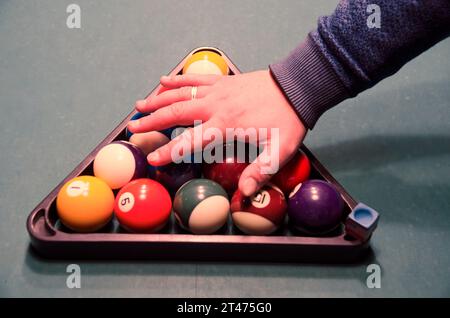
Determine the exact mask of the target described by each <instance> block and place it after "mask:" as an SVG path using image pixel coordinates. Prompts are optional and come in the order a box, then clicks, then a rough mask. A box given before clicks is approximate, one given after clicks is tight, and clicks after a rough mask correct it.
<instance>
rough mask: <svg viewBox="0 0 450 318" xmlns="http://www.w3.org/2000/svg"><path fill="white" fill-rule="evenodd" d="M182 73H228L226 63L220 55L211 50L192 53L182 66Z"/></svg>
mask: <svg viewBox="0 0 450 318" xmlns="http://www.w3.org/2000/svg"><path fill="white" fill-rule="evenodd" d="M183 74H214V75H228V64H227V62H225V60H224V59H223V57H222V56H220V55H219V54H217V53H215V52H212V51H200V52H197V53H194V54H192V55H191V56H190V57H189V58H188V59H187V61H186V64H184V67H183Z"/></svg>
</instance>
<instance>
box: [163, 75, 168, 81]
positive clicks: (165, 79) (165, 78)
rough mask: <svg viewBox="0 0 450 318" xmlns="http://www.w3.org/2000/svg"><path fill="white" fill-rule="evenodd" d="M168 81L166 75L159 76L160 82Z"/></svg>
mask: <svg viewBox="0 0 450 318" xmlns="http://www.w3.org/2000/svg"><path fill="white" fill-rule="evenodd" d="M168 80H170V77H169V76H167V75H164V76H161V81H168Z"/></svg>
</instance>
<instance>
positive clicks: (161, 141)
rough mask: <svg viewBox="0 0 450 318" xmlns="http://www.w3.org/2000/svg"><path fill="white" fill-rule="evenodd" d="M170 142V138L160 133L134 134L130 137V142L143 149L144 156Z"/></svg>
mask: <svg viewBox="0 0 450 318" xmlns="http://www.w3.org/2000/svg"><path fill="white" fill-rule="evenodd" d="M169 141H170V138H169V137H167V136H166V135H165V134H163V133H161V132H159V131H149V132H146V133H138V134H133V135H131V137H130V142H131V143H132V144H134V145H136V146H137V147H138V148H139V149H141V151H142V152H143V153H144V155H148V154H149V153H151V152H153V151H155V150H156V149H158V148H159V147H161V146H164V145H165V144H167V143H168V142H169Z"/></svg>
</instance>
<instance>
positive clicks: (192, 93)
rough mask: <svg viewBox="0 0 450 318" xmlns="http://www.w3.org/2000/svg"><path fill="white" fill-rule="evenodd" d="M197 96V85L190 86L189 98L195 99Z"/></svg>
mask: <svg viewBox="0 0 450 318" xmlns="http://www.w3.org/2000/svg"><path fill="white" fill-rule="evenodd" d="M196 97H197V86H192V88H191V99H195V98H196Z"/></svg>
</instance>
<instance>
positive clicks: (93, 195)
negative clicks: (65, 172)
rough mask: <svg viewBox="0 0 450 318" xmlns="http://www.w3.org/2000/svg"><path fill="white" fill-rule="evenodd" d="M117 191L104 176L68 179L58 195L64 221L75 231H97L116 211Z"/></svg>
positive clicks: (59, 210)
mask: <svg viewBox="0 0 450 318" xmlns="http://www.w3.org/2000/svg"><path fill="white" fill-rule="evenodd" d="M113 207H114V194H113V192H112V190H111V188H110V187H109V186H108V185H107V184H106V182H104V181H103V180H101V179H99V178H96V177H93V176H80V177H76V178H74V179H71V180H69V181H68V182H66V183H65V184H64V185H63V186H62V188H61V189H60V190H59V192H58V195H57V197H56V210H57V213H58V216H59V219H60V221H61V223H62V224H63V225H65V226H66V227H68V228H69V229H71V230H73V231H75V232H95V231H97V230H98V229H100V228H102V227H104V226H105V225H106V224H107V223H108V222H109V220H110V219H111V217H112V215H113Z"/></svg>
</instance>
